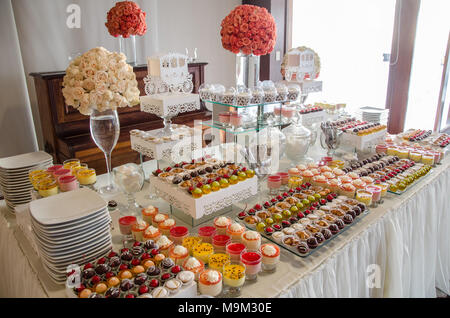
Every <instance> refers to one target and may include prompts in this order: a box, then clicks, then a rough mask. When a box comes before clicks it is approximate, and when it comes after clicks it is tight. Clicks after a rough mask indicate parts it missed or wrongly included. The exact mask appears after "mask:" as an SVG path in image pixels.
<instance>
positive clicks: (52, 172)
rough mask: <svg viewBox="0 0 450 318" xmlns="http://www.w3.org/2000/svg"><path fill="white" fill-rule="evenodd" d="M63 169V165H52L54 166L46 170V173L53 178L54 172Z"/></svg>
mask: <svg viewBox="0 0 450 318" xmlns="http://www.w3.org/2000/svg"><path fill="white" fill-rule="evenodd" d="M63 168H64V167H63V165H54V166H51V167H49V168H47V171H48V172H50V173H51V174H52V176H53V177H54V175H53V174H54V173H55V171H58V170H59V169H63Z"/></svg>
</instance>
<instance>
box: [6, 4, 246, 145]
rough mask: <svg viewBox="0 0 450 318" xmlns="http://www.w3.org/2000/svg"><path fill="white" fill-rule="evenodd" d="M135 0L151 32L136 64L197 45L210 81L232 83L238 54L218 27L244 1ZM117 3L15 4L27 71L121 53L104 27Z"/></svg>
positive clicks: (33, 98)
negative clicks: (93, 52) (98, 50)
mask: <svg viewBox="0 0 450 318" xmlns="http://www.w3.org/2000/svg"><path fill="white" fill-rule="evenodd" d="M2 1H3V0H2ZM8 2H9V1H8ZM136 2H137V3H138V4H139V5H140V6H141V8H142V9H143V10H144V11H146V12H147V26H148V31H147V33H146V34H145V35H144V36H143V37H140V38H139V40H138V44H137V53H138V54H137V55H138V56H137V58H138V62H140V63H145V60H146V59H145V58H146V57H147V56H150V55H152V54H154V53H155V52H168V51H175V52H181V53H184V52H185V48H186V47H187V48H189V50H190V51H192V50H193V48H194V47H197V48H198V53H199V61H202V62H203V61H204V62H208V63H209V65H208V66H207V67H206V75H205V79H206V81H207V82H210V83H213V82H221V83H224V84H226V85H232V84H233V82H234V65H235V56H234V54H232V53H231V52H228V51H226V50H224V49H223V48H222V45H221V42H220V23H221V21H222V19H223V18H224V17H225V16H226V15H227V14H228V13H229V12H230V11H231V10H232V9H233V8H234V7H235V6H237V5H239V4H240V3H241V1H240V0H226V1H223V0H164V1H161V0H160V1H157V0H136ZM71 3H75V4H78V5H79V6H80V8H81V28H80V29H69V28H68V27H67V26H66V19H67V17H68V15H69V14H68V13H67V12H66V8H67V6H68V5H69V4H71ZM114 3H115V1H114V0H95V1H93V0H14V1H13V9H14V16H15V19H16V24H17V32H18V35H19V40H20V48H21V50H22V56H23V65H24V69H25V73H26V74H29V73H31V72H43V71H60V70H64V69H65V68H66V67H67V65H68V63H69V57H70V56H71V55H73V54H76V53H83V52H85V51H87V50H89V49H91V48H93V47H96V46H104V47H105V48H107V49H109V50H115V51H118V50H119V46H118V39H116V38H113V37H112V36H110V35H109V33H108V31H107V29H106V27H105V25H104V23H105V20H106V13H107V11H108V10H109V8H111V7H112V6H113V5H114ZM3 11H4V10H2V13H3ZM1 72H2V73H3V70H1ZM26 80H27V85H28V91H29V95H30V101H31V109H32V113H33V118H34V123H35V126H36V133H37V136H38V141H39V145H40V146H41V148H42V134H41V125H40V122H39V114H38V108H37V100H36V95H35V89H34V84H33V80H32V78H30V77H29V76H28V75H27V77H26ZM2 88H3V87H2ZM44 129H45V127H44ZM2 131H3V129H2Z"/></svg>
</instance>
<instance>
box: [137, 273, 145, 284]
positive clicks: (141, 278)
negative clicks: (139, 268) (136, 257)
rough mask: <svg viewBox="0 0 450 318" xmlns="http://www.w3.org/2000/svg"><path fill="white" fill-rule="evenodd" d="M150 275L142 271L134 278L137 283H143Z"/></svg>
mask: <svg viewBox="0 0 450 318" xmlns="http://www.w3.org/2000/svg"><path fill="white" fill-rule="evenodd" d="M147 278H148V276H147V274H145V273H140V274H138V275H137V276H136V277H135V278H134V283H135V284H136V285H142V284H144V283H145V281H146V280H147Z"/></svg>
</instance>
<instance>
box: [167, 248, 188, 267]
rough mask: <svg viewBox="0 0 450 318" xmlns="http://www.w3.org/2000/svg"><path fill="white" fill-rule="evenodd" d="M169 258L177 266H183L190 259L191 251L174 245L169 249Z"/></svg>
mask: <svg viewBox="0 0 450 318" xmlns="http://www.w3.org/2000/svg"><path fill="white" fill-rule="evenodd" d="M169 257H170V258H171V259H173V261H174V262H175V264H176V265H179V266H182V265H183V263H184V261H185V260H187V259H188V257H189V250H188V249H187V248H186V247H184V246H182V245H172V246H171V247H170V249H169Z"/></svg>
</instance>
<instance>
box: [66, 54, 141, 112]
mask: <svg viewBox="0 0 450 318" xmlns="http://www.w3.org/2000/svg"><path fill="white" fill-rule="evenodd" d="M62 93H63V96H64V98H65V101H66V104H67V105H70V106H73V107H74V108H76V109H78V110H79V111H80V113H82V114H84V115H90V114H91V113H92V110H93V109H96V110H98V111H100V112H103V111H105V110H108V109H112V110H116V109H117V108H118V107H126V106H134V105H137V104H139V95H140V92H139V89H138V83H137V81H136V75H135V74H134V72H133V68H132V67H131V66H130V65H129V64H127V63H126V57H125V55H124V54H122V53H116V52H109V51H108V50H107V49H105V48H103V47H98V48H95V49H92V50H89V51H88V52H86V53H84V54H83V55H81V56H79V57H77V58H76V59H74V60H73V61H72V62H71V63H70V65H69V67H68V68H67V70H66V75H65V76H64V80H63V89H62Z"/></svg>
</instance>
